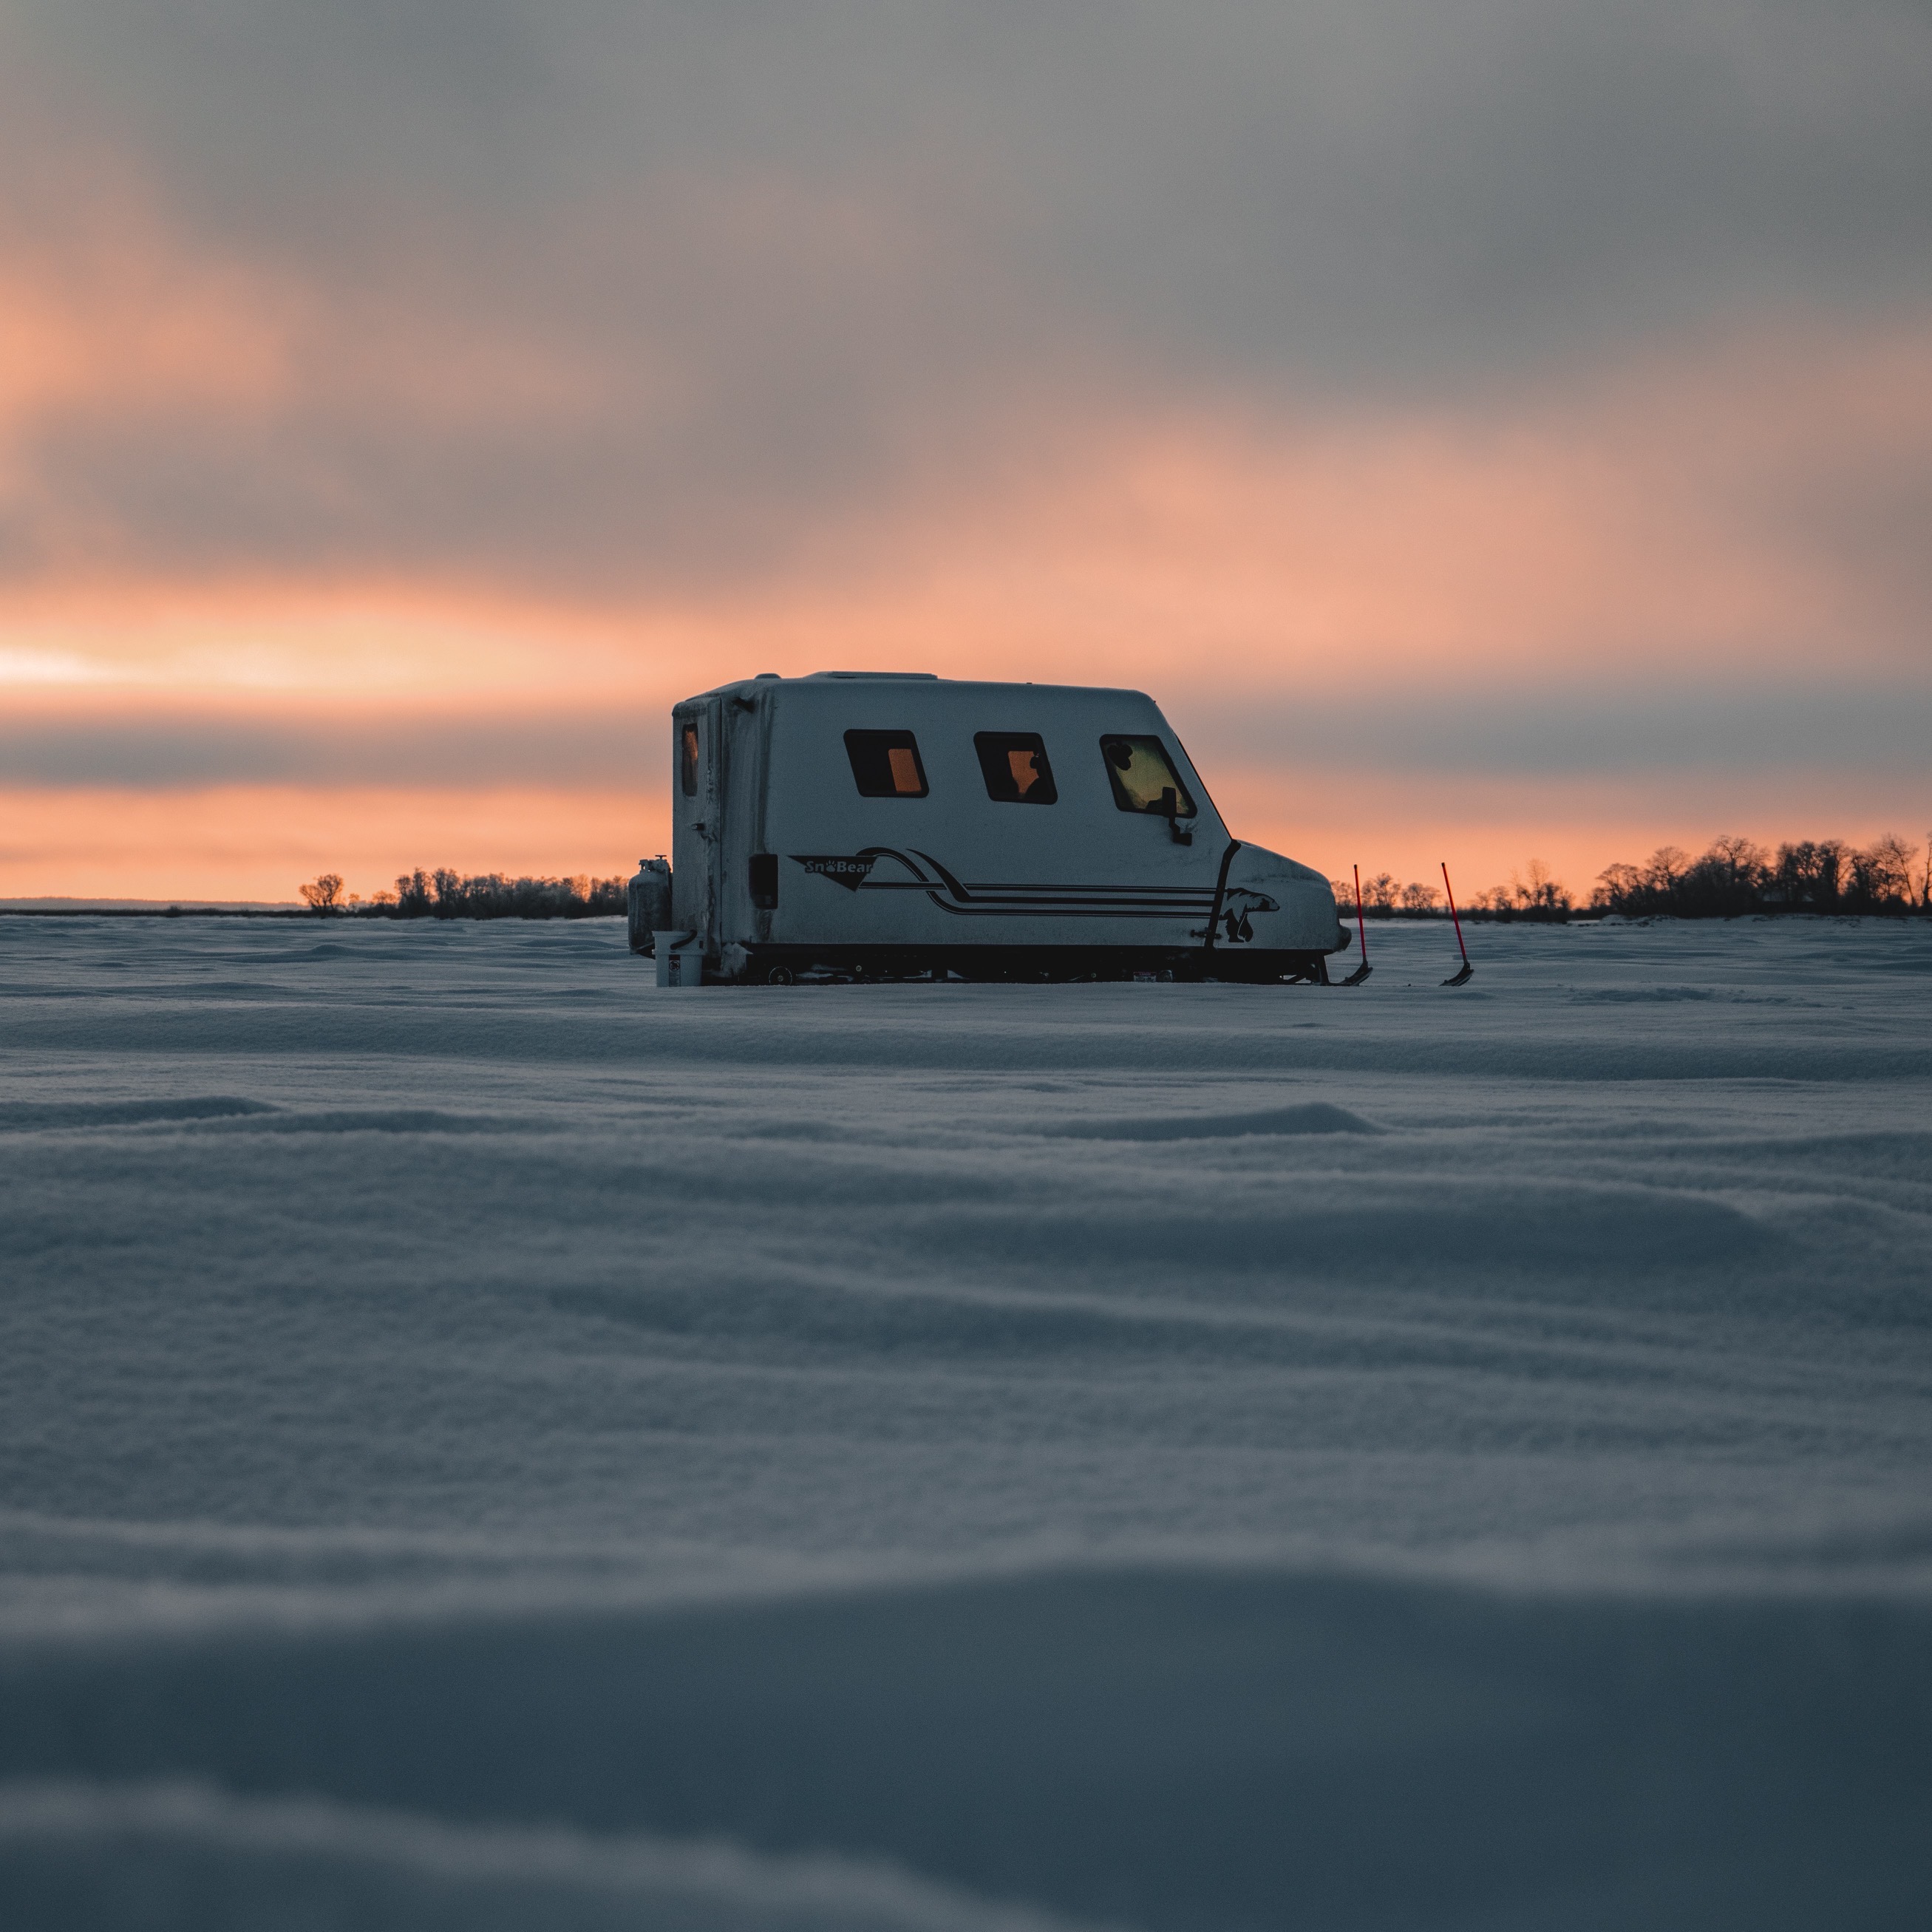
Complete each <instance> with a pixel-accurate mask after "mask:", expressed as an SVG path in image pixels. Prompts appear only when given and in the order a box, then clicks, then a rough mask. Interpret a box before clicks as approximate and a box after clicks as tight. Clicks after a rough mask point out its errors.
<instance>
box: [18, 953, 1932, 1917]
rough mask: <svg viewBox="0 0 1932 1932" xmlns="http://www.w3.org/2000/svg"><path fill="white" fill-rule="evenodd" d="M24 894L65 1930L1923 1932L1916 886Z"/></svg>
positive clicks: (31, 1830) (42, 1875)
mask: <svg viewBox="0 0 1932 1932" xmlns="http://www.w3.org/2000/svg"><path fill="white" fill-rule="evenodd" d="M1370 939H1371V953H1372V957H1373V959H1374V960H1375V962H1376V968H1377V970H1376V975H1375V977H1373V979H1372V980H1370V982H1369V983H1368V984H1367V986H1364V987H1363V988H1361V989H1354V990H1345V989H1328V990H1317V989H1305V988H1300V989H1235V988H1215V987H1203V988H1187V987H1177V986H1154V985H1134V986H1065V987H1046V988H1040V989H1023V988H996V987H980V988H967V987H963V986H937V987H926V986H905V987H880V988H861V987H848V988H829V989H803V988H799V989H783V990H781V989H758V990H750V989H743V990H740V989H706V990H705V991H703V992H699V993H696V994H691V993H676V992H665V993H661V992H658V990H657V989H656V988H655V986H653V985H652V983H651V975H650V971H649V965H648V963H647V962H638V961H636V960H634V959H631V957H630V956H628V954H627V953H625V951H624V950H623V945H622V932H621V929H620V927H619V926H617V925H616V924H615V923H605V922H596V923H592V924H581V925H568V926H566V925H563V924H560V923H559V924H555V925H540V926H520V925H514V924H492V925H484V926H471V925H464V924H453V925H448V926H441V925H436V924H432V923H428V922H420V923H413V924H410V925H396V926H387V925H386V926H370V925H361V924H358V925H355V926H350V925H347V924H341V925H332V926H320V925H318V926H306V925H293V924H288V923H274V924H270V923H266V922H262V923H254V922H218V923H217V922H207V923H202V922H194V921H188V920H181V921H170V922H165V923H163V922H158V921H123V920H108V919H102V920H98V921H96V920H84V919H60V920H51V919H49V920H40V919H0V996H3V997H4V1001H5V1006H4V1012H5V1029H4V1034H0V1067H3V1068H4V1071H5V1085H4V1088H0V1190H4V1193H0V1276H3V1277H4V1288H0V1472H4V1480H3V1481H0V1907H10V1912H9V1914H8V1915H9V1916H10V1920H11V1921H12V1922H19V1923H23V1924H27V1923H35V1924H71V1925H88V1926H92V1925H101V1926H115V1927H120V1926H127V1927H133V1926H141V1927H147V1926H157V1927H159V1926H169V1927H174V1926H180V1927H189V1926H193V1927H209V1926H225V1925H236V1926H242V1925H251V1926H252V1925H257V1924H297V1923H299V1924H302V1925H303V1926H305V1927H308V1926H342V1927H350V1926H356V1927H365V1926H380V1925H391V1924H393V1925H396V1926H405V1925H407V1926H410V1927H421V1926H429V1925H444V1924H448V1925H450V1926H463V1927H496V1926H502V1927H512V1926H514V1927H526V1926H531V1927H534V1926H544V1927H574V1926H596V1927H603V1926H607V1925H618V1924H625V1925H637V1924H648V1925H650V1926H652V1927H693V1928H697V1927H706V1928H712V1927H716V1928H727V1927H728V1928H733V1932H736V1928H751V1927H757V1928H760V1932H763V1928H776V1927H787V1928H794V1927H796V1928H802V1927H933V1928H940V1927H960V1928H973V1932H979V1928H992V1927H1011V1928H1014V1932H1018V1928H1020V1927H1046V1926H1049V1925H1063V1926H1064V1925H1069V1924H1072V1925H1090V1926H1091V1925H1096V1924H1116V1925H1130V1926H1145V1927H1175V1928H1179V1927H1237V1926H1241V1927H1245V1926H1260V1925H1285V1926H1286V1925H1292V1926H1296V1927H1310V1928H1316V1932H1319V1928H1327V1927H1378V1928H1382V1927H1388V1928H1396V1927H1403V1928H1407V1927H1418V1928H1420V1927H1448V1926H1457V1927H1463V1926H1469V1927H1475V1926H1481V1927H1524V1928H1529V1927H1539V1928H1541V1927H1567V1926H1577V1927H1583V1926H1589V1927H1597V1926H1604V1927H1610V1926H1623V1925H1629V1924H1639V1923H1642V1924H1646V1925H1651V1926H1656V1925H1682V1926H1687V1927H1688V1926H1693V1925H1695V1926H1699V1927H1708V1926H1713V1925H1730V1924H1736V1925H1739V1926H1746V1925H1748V1926H1751V1927H1767V1926H1776V1925H1790V1926H1794V1927H1796V1926H1812V1925H1817V1924H1826V1923H1829V1924H1832V1925H1834V1926H1838V1927H1845V1926H1862V1925H1871V1926H1878V1925H1893V1924H1897V1925H1901V1926H1903V1925H1906V1924H1914V1925H1916V1924H1922V1923H1923V1922H1924V1917H1923V1914H1924V1912H1925V1909H1926V1906H1927V1898H1928V1897H1929V1896H1932V1826H1928V1823H1927V1820H1928V1818H1932V1809H1928V1807H1932V1485H1929V1484H1928V1451H1932V1400H1928V1398H1932V1285H1928V1271H1927V1261H1926V1256H1927V1232H1928V1229H1932V1218H1929V1217H1932V1025H1928V1022H1932V929H1927V927H1925V926H1923V925H1918V926H1901V925H1898V924H1895V923H1878V922H1867V923H1864V924H1858V923H1855V922H1822V921H1811V920H1803V921H1791V922H1784V923H1781V924H1778V925H1769V924H1764V923H1754V924H1739V925H1734V926H1718V925H1697V926H1653V927H1614V926H1598V927H1590V926H1585V927H1577V928H1571V929H1567V930H1565V929H1526V928H1521V927H1515V928H1507V929H1494V928H1485V929H1481V930H1480V931H1478V932H1477V933H1476V934H1475V935H1474V936H1473V946H1474V950H1475V953H1476V954H1477V957H1478V977H1477V979H1476V980H1475V983H1473V984H1472V985H1471V986H1469V987H1468V988H1466V989H1463V990H1462V991H1460V992H1444V991H1442V989H1439V987H1438V986H1436V981H1437V980H1439V979H1440V978H1441V977H1442V974H1444V973H1445V972H1446V971H1448V968H1449V967H1450V965H1451V963H1452V960H1451V952H1452V948H1453V941H1452V940H1451V938H1450V936H1449V935H1448V933H1447V932H1446V931H1445V929H1442V928H1440V927H1437V926H1406V925H1397V926H1391V927H1384V928H1379V929H1376V931H1374V932H1372V934H1371V935H1370Z"/></svg>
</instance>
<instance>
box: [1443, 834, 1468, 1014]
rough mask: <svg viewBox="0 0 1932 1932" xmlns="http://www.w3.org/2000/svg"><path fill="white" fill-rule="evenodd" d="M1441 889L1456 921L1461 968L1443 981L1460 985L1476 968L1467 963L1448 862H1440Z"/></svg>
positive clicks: (1466, 953)
mask: <svg viewBox="0 0 1932 1932" xmlns="http://www.w3.org/2000/svg"><path fill="white" fill-rule="evenodd" d="M1442 889H1443V890H1444V891H1445V892H1447V893H1448V895H1449V916H1450V917H1451V919H1455V921H1456V945H1457V950H1459V951H1460V953H1462V956H1463V970H1462V971H1460V973H1452V974H1450V976H1449V977H1448V979H1446V980H1444V981H1443V985H1444V986H1461V985H1462V984H1463V982H1464V981H1465V980H1467V979H1468V978H1469V975H1470V974H1472V973H1473V972H1474V971H1475V970H1476V969H1475V967H1473V966H1472V965H1470V964H1469V948H1468V947H1466V946H1465V945H1464V944H1463V922H1462V920H1461V919H1460V918H1457V913H1456V892H1455V888H1454V886H1451V884H1450V883H1449V862H1448V859H1444V860H1443V862H1442Z"/></svg>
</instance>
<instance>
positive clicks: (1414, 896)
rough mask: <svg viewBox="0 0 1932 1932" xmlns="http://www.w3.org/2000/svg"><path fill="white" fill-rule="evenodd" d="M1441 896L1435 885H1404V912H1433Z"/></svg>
mask: <svg viewBox="0 0 1932 1932" xmlns="http://www.w3.org/2000/svg"><path fill="white" fill-rule="evenodd" d="M1440 896H1441V895H1440V894H1439V893H1438V892H1437V891H1436V888H1435V887H1434V886H1424V885H1408V886H1403V889H1402V909H1403V911H1404V912H1433V911H1434V910H1436V900H1437V899H1438V898H1439V897H1440Z"/></svg>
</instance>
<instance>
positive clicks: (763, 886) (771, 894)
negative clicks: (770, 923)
mask: <svg viewBox="0 0 1932 1932" xmlns="http://www.w3.org/2000/svg"><path fill="white" fill-rule="evenodd" d="M751 903H752V904H754V906H756V907H758V908H759V910H760V911H763V912H769V911H770V910H772V907H775V905H776V904H778V854H777V853H775V852H754V853H752V854H751Z"/></svg>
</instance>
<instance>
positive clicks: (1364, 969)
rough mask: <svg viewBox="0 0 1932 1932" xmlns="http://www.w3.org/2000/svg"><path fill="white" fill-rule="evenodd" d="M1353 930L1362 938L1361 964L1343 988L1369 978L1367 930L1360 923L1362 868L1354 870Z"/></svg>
mask: <svg viewBox="0 0 1932 1932" xmlns="http://www.w3.org/2000/svg"><path fill="white" fill-rule="evenodd" d="M1355 930H1356V931H1357V932H1358V933H1360V934H1361V936H1362V963H1361V965H1359V966H1358V967H1357V968H1355V971H1353V972H1352V973H1351V974H1349V977H1347V978H1346V980H1343V982H1342V983H1343V986H1360V985H1361V983H1362V982H1363V981H1364V980H1366V979H1367V977H1369V929H1368V928H1367V926H1364V924H1363V923H1362V868H1361V866H1359V865H1358V866H1357V867H1356V868H1355Z"/></svg>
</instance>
